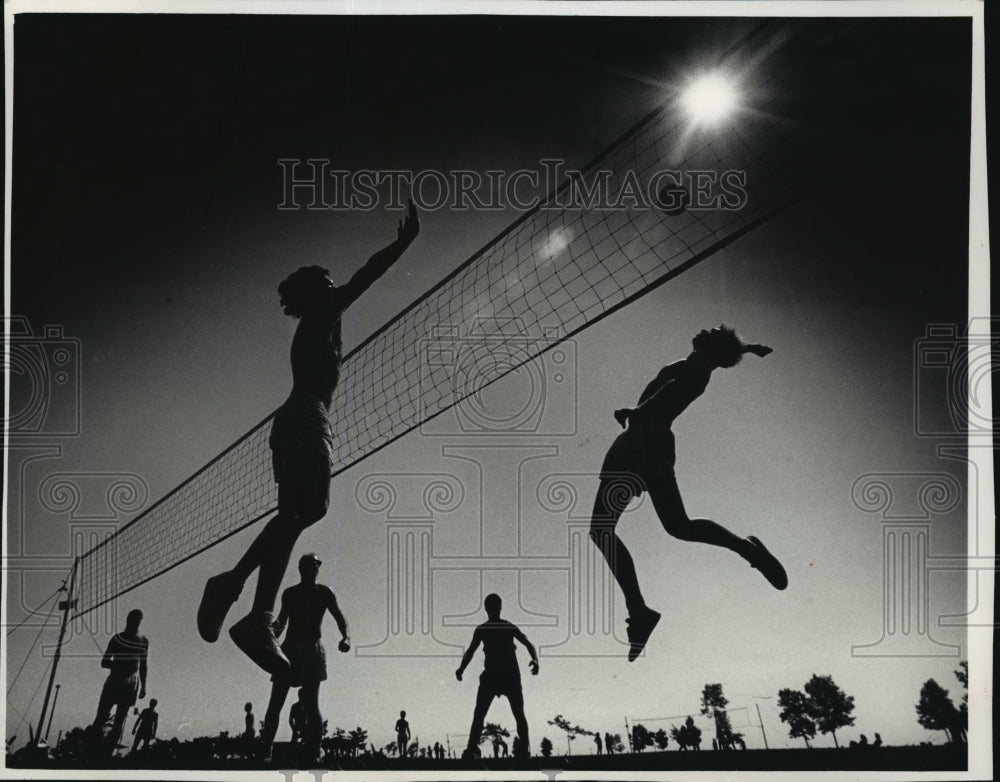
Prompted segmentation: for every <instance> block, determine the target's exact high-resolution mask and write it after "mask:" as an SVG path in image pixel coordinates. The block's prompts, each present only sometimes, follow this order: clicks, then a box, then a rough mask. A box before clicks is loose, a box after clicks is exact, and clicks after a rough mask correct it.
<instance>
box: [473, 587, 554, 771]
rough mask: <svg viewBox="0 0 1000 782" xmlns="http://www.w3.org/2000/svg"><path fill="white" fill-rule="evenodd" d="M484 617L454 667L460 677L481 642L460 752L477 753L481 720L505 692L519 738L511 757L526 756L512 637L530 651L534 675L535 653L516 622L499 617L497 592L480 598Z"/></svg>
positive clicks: (524, 723) (525, 723) (525, 725)
mask: <svg viewBox="0 0 1000 782" xmlns="http://www.w3.org/2000/svg"><path fill="white" fill-rule="evenodd" d="M483 607H484V608H485V609H486V615H487V617H488V620H487V621H486V622H484V623H483V624H481V625H479V627H477V628H476V629H475V631H474V632H473V634H472V642H471V643H470V644H469V648H468V649H466V650H465V654H463V655H462V662H461V664H460V665H459V666H458V670H456V671H455V678H457V679H458V680H459V681H462V674H463V673H464V672H465V669H466V667H467V666H468V665H469V663H470V662H471V661H472V656H473V655H474V654H475V653H476V649H478V648H479V645H480V644H482V645H483V655H484V657H485V661H484V664H483V672H482V674H480V676H479V691H478V693H477V694H476V708H475V711H474V712H473V714H472V727H471V728H470V729H469V744H468V746H467V748H466V750H465V752H464V753H463V754H462V757H463V758H465V759H470V758H473V757H475V756H476V755H477V754H478V750H479V740H480V737H481V736H482V733H483V720H484V719H486V712H487V711H489V708H490V704H491V703H492V702H493V699H494V698H499V697H500V696H501V695H505V696H507V700H508V702H509V703H510V710H511V712H512V713H513V714H514V722H515V723H516V724H517V736H518V738H519V739H520V741H519V742H517V746H516V747H515V750H514V757H515V758H518V759H521V758H526V757H527V756H528V755H529V754H530V752H529V748H530V746H531V745H530V743H529V741H528V721H527V720H526V719H525V717H524V695H523V693H522V691H521V671H520V669H519V668H518V667H517V653H516V649H515V647H514V641H515V640H517V641H520V642H521V643H522V644H524V646H525V648H526V649H527V650H528V654H530V655H531V663H530V668H531V673H532V675H536V676H537V675H538V654H537V653H536V652H535V647H534V646H532V644H531V641H529V640H528V638H527V636H525V634H524V633H522V632H521V630H520V629H518V627H517V626H516V625H513V624H511V623H510V622H508V621H507V620H506V619H501V618H500V610H501V609H502V608H503V601H502V600H501V599H500V596H499V595H496V594H490V595H487V596H486V600H485V601H483Z"/></svg>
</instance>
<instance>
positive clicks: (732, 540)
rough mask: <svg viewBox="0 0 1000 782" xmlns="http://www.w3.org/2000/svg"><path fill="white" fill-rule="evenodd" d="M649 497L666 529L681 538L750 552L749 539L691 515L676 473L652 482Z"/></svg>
mask: <svg viewBox="0 0 1000 782" xmlns="http://www.w3.org/2000/svg"><path fill="white" fill-rule="evenodd" d="M649 497H650V499H651V500H652V501H653V509H654V510H655V511H656V515H657V516H658V517H659V519H660V523H661V524H662V525H663V529H664V530H666V531H667V533H668V534H669V535H671V536H673V537H675V538H677V539H678V540H685V541H691V542H694V543H707V544H708V545H710V546H720V547H722V548H727V549H729V550H730V551H735V552H736V553H737V554H740V555H741V556H745V555H746V554H747V552H748V551H749V544H748V543H747V541H746V540H744V539H743V538H741V537H738V536H736V535H734V534H733V533H732V532H730V531H729V530H728V529H726V528H725V527H723V526H722V525H721V524H717V523H716V522H714V521H711V520H710V519H692V518H690V517H689V516H688V514H687V511H686V510H685V509H684V501H683V500H682V499H681V493H680V489H679V488H678V487H677V480H676V479H675V478H674V476H673V475H664V476H663V477H661V478H659V479H658V480H656V481H650V484H649Z"/></svg>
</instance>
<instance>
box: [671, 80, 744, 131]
mask: <svg viewBox="0 0 1000 782" xmlns="http://www.w3.org/2000/svg"><path fill="white" fill-rule="evenodd" d="M681 102H682V103H683V105H684V108H685V109H686V110H687V111H688V113H689V114H690V115H691V118H692V119H694V121H695V122H698V123H704V124H711V123H713V122H718V121H719V120H721V119H722V118H724V117H725V116H726V115H728V114H729V113H730V112H731V111H732V110H733V108H734V107H735V106H736V92H735V90H734V89H733V85H732V83H731V82H730V81H729V80H728V79H726V78H725V77H723V76H720V75H719V74H716V73H709V74H706V75H705V76H702V77H700V78H698V79H696V80H695V81H693V82H691V84H690V86H689V87H688V88H687V89H686V90H685V91H684V94H683V95H682V96H681Z"/></svg>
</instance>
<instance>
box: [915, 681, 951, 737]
mask: <svg viewBox="0 0 1000 782" xmlns="http://www.w3.org/2000/svg"><path fill="white" fill-rule="evenodd" d="M917 722H919V723H920V724H921V725H922V726H923V727H925V728H927V729H928V730H943V731H944V733H945V736H947V737H948V741H952V742H955V741H961V740H962V737H961V732H962V731H961V724H962V716H961V713H960V712H959V710H958V709H956V708H955V704H953V703H952V702H951V698H949V697H948V691H947V690H946V689H944V687H942V686H941V685H940V684H938V683H937V682H936V681H934V680H933V679H928V680H927V681H925V682H924V686H923V687H921V688H920V702H919V703H918V704H917Z"/></svg>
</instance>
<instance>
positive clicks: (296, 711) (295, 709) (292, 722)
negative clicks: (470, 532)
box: [264, 688, 306, 744]
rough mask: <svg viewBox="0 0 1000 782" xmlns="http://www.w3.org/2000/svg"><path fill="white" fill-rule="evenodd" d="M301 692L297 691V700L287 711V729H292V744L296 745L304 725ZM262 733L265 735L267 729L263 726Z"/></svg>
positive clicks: (300, 690)
mask: <svg viewBox="0 0 1000 782" xmlns="http://www.w3.org/2000/svg"><path fill="white" fill-rule="evenodd" d="M302 698H303V692H302V689H301V688H300V689H299V698H298V700H297V701H295V703H293V704H292V705H291V707H290V708H289V709H288V727H290V728H291V729H292V744H298V743H299V739H301V738H302V728H303V726H304V725H305V721H306V718H305V709H304V706H303V702H302ZM264 731H265V733H266V731H267V727H266V724H265V728H264Z"/></svg>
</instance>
